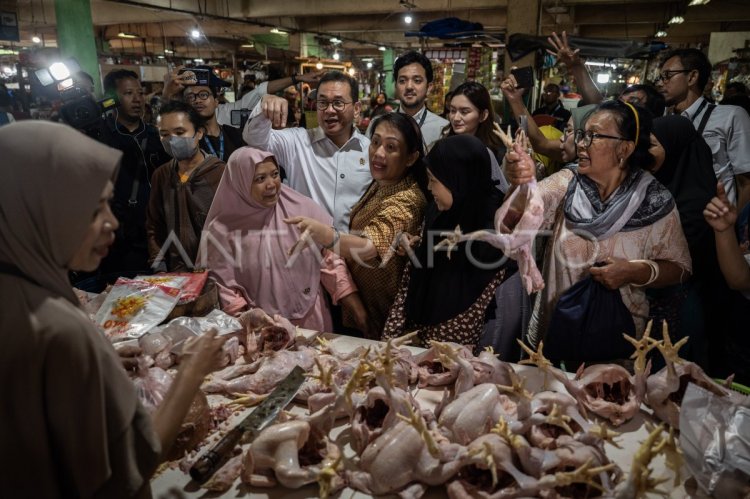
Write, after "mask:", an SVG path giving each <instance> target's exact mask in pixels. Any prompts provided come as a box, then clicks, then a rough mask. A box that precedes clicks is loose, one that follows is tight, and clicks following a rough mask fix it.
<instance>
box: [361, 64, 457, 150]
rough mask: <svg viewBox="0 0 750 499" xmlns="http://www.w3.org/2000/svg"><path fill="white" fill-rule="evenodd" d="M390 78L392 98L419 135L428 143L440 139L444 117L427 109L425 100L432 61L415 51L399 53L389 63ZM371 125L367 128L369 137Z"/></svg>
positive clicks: (446, 121) (429, 81) (444, 124)
mask: <svg viewBox="0 0 750 499" xmlns="http://www.w3.org/2000/svg"><path fill="white" fill-rule="evenodd" d="M393 79H394V81H395V82H396V98H397V99H398V100H399V102H400V105H399V108H398V112H400V113H404V114H408V115H409V116H411V117H412V118H414V121H416V122H417V124H418V125H419V128H420V129H421V130H422V138H423V139H424V143H425V145H426V146H429V145H430V144H432V143H433V142H435V141H436V140H438V139H439V138H440V134H441V133H442V131H443V128H445V126H446V125H447V124H448V120H446V119H444V118H441V117H440V116H438V115H437V114H435V113H433V112H431V111H430V110H429V109H427V105H426V104H425V100H426V99H427V92H428V91H429V90H430V87H431V86H432V80H433V74H432V63H431V62H430V60H429V59H428V58H427V57H425V56H424V55H422V54H420V53H419V52H414V51H411V52H406V53H405V54H401V55H400V56H399V57H398V59H396V63H395V64H394V65H393ZM371 130H372V124H370V128H368V130H367V136H368V137H369V136H370V134H371Z"/></svg>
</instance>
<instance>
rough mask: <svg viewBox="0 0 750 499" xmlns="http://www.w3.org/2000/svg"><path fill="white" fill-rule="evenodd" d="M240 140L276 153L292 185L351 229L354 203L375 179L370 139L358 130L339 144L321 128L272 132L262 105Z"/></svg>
mask: <svg viewBox="0 0 750 499" xmlns="http://www.w3.org/2000/svg"><path fill="white" fill-rule="evenodd" d="M242 138H243V139H244V140H245V142H246V143H247V144H248V145H249V146H251V147H255V148H257V149H262V150H264V151H268V152H270V153H272V154H273V155H274V156H275V157H276V161H278V163H279V165H281V166H283V167H284V170H285V171H286V174H287V177H288V181H289V186H290V187H291V188H292V189H294V190H295V191H297V192H300V193H302V194H304V195H305V196H308V197H310V198H312V200H313V201H315V202H316V203H318V204H319V205H320V206H322V207H323V208H325V209H326V211H328V213H330V214H331V216H332V217H333V224H334V226H335V227H336V228H337V229H339V230H343V231H348V230H349V214H350V212H351V211H352V207H353V206H354V204H355V203H356V202H357V201H359V198H361V197H362V195H363V194H364V193H365V191H366V190H367V187H369V185H370V183H371V182H372V176H371V175H370V164H369V158H368V148H369V146H370V140H369V139H368V138H367V137H365V136H364V135H362V134H361V133H359V132H358V131H357V130H356V129H355V130H354V131H353V133H352V136H351V138H350V139H349V141H348V142H347V143H346V144H344V145H343V147H341V148H339V147H338V146H337V145H336V144H334V143H333V141H332V140H331V139H329V138H328V137H327V136H326V134H325V132H323V129H321V128H320V127H318V128H314V129H312V130H306V129H304V128H286V129H283V130H273V129H272V128H271V121H270V120H269V119H268V118H266V116H265V115H264V114H263V113H262V111H261V105H260V103H258V104H257V105H256V106H255V109H253V112H252V113H251V114H250V119H249V121H248V122H247V125H245V130H244V131H243V133H242Z"/></svg>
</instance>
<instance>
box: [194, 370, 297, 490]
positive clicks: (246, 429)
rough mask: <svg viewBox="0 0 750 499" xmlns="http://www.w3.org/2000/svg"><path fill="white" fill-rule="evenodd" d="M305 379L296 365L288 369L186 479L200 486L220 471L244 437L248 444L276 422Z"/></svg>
mask: <svg viewBox="0 0 750 499" xmlns="http://www.w3.org/2000/svg"><path fill="white" fill-rule="evenodd" d="M304 380H305V372H304V370H303V369H302V368H301V367H300V366H296V367H295V368H294V369H292V372H290V373H289V374H288V375H287V377H286V378H284V379H283V380H282V381H281V383H280V384H279V385H278V386H277V387H276V388H275V389H274V391H272V392H271V394H270V395H269V396H268V397H266V399H265V400H263V402H261V403H260V405H258V406H257V407H256V408H255V410H253V412H251V413H250V414H248V415H247V417H245V419H243V420H242V421H241V422H240V423H239V424H238V425H237V426H235V427H234V428H232V429H231V430H230V431H229V432H228V433H227V434H225V435H224V437H222V439H221V440H219V441H218V442H217V443H216V445H214V446H213V447H211V449H209V450H208V452H206V453H205V454H204V455H203V456H201V458H200V459H198V460H197V461H196V462H195V464H193V467H192V468H190V476H191V477H192V479H193V480H195V481H196V482H198V483H203V482H205V481H206V480H208V479H209V478H211V476H212V475H213V474H214V473H215V472H216V470H218V469H219V468H221V467H222V466H223V465H224V463H226V462H227V460H229V458H230V457H231V456H232V452H233V450H234V447H235V446H236V445H237V442H239V441H240V438H242V436H243V435H245V434H246V435H245V441H252V440H254V439H255V437H257V436H258V434H259V433H260V432H261V431H262V430H263V428H265V427H266V426H268V423H270V422H272V421H273V420H274V419H276V416H278V415H279V413H280V412H281V411H282V409H284V407H286V406H287V404H289V402H291V401H292V399H293V398H294V396H295V395H296V394H297V390H299V387H300V386H302V382H303V381H304Z"/></svg>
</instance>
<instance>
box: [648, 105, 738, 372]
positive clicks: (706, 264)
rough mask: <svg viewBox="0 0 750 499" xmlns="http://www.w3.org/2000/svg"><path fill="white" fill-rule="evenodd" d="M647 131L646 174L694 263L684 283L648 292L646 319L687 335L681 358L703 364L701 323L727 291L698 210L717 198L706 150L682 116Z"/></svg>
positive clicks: (663, 120)
mask: <svg viewBox="0 0 750 499" xmlns="http://www.w3.org/2000/svg"><path fill="white" fill-rule="evenodd" d="M652 133H653V135H652V139H651V149H650V151H651V153H652V154H653V155H654V157H655V158H656V164H655V166H654V168H653V170H652V172H651V173H652V174H653V175H654V177H656V179H657V180H659V182H661V183H662V184H664V186H666V187H667V189H668V190H669V192H670V193H671V194H672V197H674V200H675V203H676V205H677V210H678V211H679V212H680V222H681V224H682V230H683V232H684V233H685V239H687V243H688V248H689V250H690V257H691V259H692V260H693V277H692V278H691V280H690V281H689V282H688V283H685V284H679V285H675V286H669V287H667V288H662V289H649V290H648V292H647V294H648V297H649V303H650V308H651V310H650V314H649V315H650V316H651V317H652V318H655V319H657V320H658V319H666V320H667V322H668V324H669V328H670V333H671V334H672V336H673V337H678V338H679V337H683V336H690V342H689V344H688V346H687V348H686V349H685V351H682V352H681V355H683V356H685V357H688V358H690V360H696V361H698V362H699V363H701V364H705V363H704V362H703V361H704V360H705V359H702V358H701V357H702V356H703V355H705V352H706V348H705V341H706V339H705V334H704V321H705V320H706V318H708V317H711V316H713V314H712V313H711V310H712V308H713V307H712V303H714V302H715V298H714V296H715V295H716V294H717V293H720V292H721V290H722V288H723V289H726V286H725V285H722V284H721V282H720V281H721V280H722V279H721V271H720V270H719V267H718V263H717V258H716V247H715V244H714V235H713V231H712V230H711V227H709V225H708V224H707V223H706V221H705V219H704V217H703V208H705V206H706V204H707V203H708V202H709V201H711V198H713V197H714V196H715V195H716V175H715V174H714V169H713V159H712V155H711V149H710V148H709V147H708V145H707V144H706V141H705V140H703V137H702V136H700V135H699V134H698V133H697V132H696V130H695V127H693V124H692V123H691V122H690V120H688V119H687V118H685V117H683V116H679V115H670V116H664V117H661V118H656V119H655V120H654V124H653V129H652ZM657 357H658V356H657Z"/></svg>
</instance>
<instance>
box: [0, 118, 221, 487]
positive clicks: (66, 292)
mask: <svg viewBox="0 0 750 499" xmlns="http://www.w3.org/2000/svg"><path fill="white" fill-rule="evenodd" d="M0 150H1V151H3V161H2V162H0V303H2V313H0V335H1V336H2V343H3V348H2V349H0V378H1V379H2V380H3V382H2V384H0V399H2V401H3V405H2V409H0V421H2V422H3V426H4V428H3V430H2V431H0V448H2V449H3V451H4V457H3V458H2V459H0V467H1V469H2V480H0V497H45V498H56V497H150V496H151V492H150V488H149V478H150V477H151V474H152V473H153V471H154V470H155V468H156V466H157V465H158V463H159V461H160V456H163V455H165V454H166V452H168V451H169V448H170V446H171V444H172V442H173V440H174V438H175V436H176V435H177V432H178V431H179V428H180V424H181V422H182V420H183V418H184V416H185V414H186V413H187V410H188V408H189V406H190V404H191V402H192V400H193V397H194V395H195V393H196V391H197V390H198V388H199V386H200V383H201V381H202V380H203V377H204V376H205V375H206V374H207V373H208V372H209V371H210V370H211V368H212V367H213V366H214V365H215V364H216V360H218V359H219V358H220V357H221V344H222V343H223V340H222V339H217V338H215V335H214V333H208V334H207V335H204V336H202V337H201V338H200V339H198V340H197V341H195V342H193V343H192V344H191V345H189V346H188V347H187V348H188V350H189V353H188V355H187V357H186V358H185V359H184V360H183V363H182V366H181V368H180V371H179V373H178V374H177V377H176V378H175V381H174V382H173V384H172V386H171V388H170V391H169V393H168V394H167V395H166V397H165V399H164V401H163V403H162V405H161V406H160V407H159V409H158V410H157V411H156V413H155V414H154V416H153V419H152V418H150V417H149V416H148V414H147V413H146V412H145V411H144V409H143V407H142V406H141V405H140V403H139V402H138V400H137V398H136V393H135V387H134V386H133V384H132V383H131V382H130V380H129V379H128V377H127V374H126V373H125V370H124V369H123V367H122V365H121V364H120V360H119V358H118V357H117V354H116V353H115V351H114V349H113V348H112V345H111V344H110V343H109V342H108V341H107V339H106V338H105V337H104V336H103V335H102V334H101V333H100V332H99V331H98V330H97V329H96V327H95V326H94V324H93V323H91V322H90V320H89V319H88V317H87V316H86V315H85V313H84V312H83V311H82V310H81V308H80V304H79V302H78V299H77V298H76V295H75V294H74V292H73V289H72V288H71V287H70V284H69V282H68V277H67V275H68V271H70V270H82V271H93V270H95V269H96V268H97V267H98V266H99V263H100V261H101V259H102V258H103V257H104V256H106V254H107V251H108V248H109V246H110V245H111V244H112V242H113V241H114V231H115V230H116V229H117V225H118V223H117V220H116V219H115V217H114V215H112V212H111V211H110V208H109V200H110V198H111V196H112V190H113V183H112V179H113V178H114V174H115V172H116V169H117V166H118V164H119V162H120V156H121V153H120V152H119V151H116V150H114V149H111V148H109V147H106V146H104V145H101V144H99V143H97V142H95V141H93V140H91V139H89V138H88V137H86V136H85V135H83V134H81V133H80V132H78V131H76V130H74V129H72V128H69V127H66V126H63V125H58V124H54V123H47V122H38V121H25V122H21V123H17V124H13V125H9V126H7V127H3V129H1V130H0Z"/></svg>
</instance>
